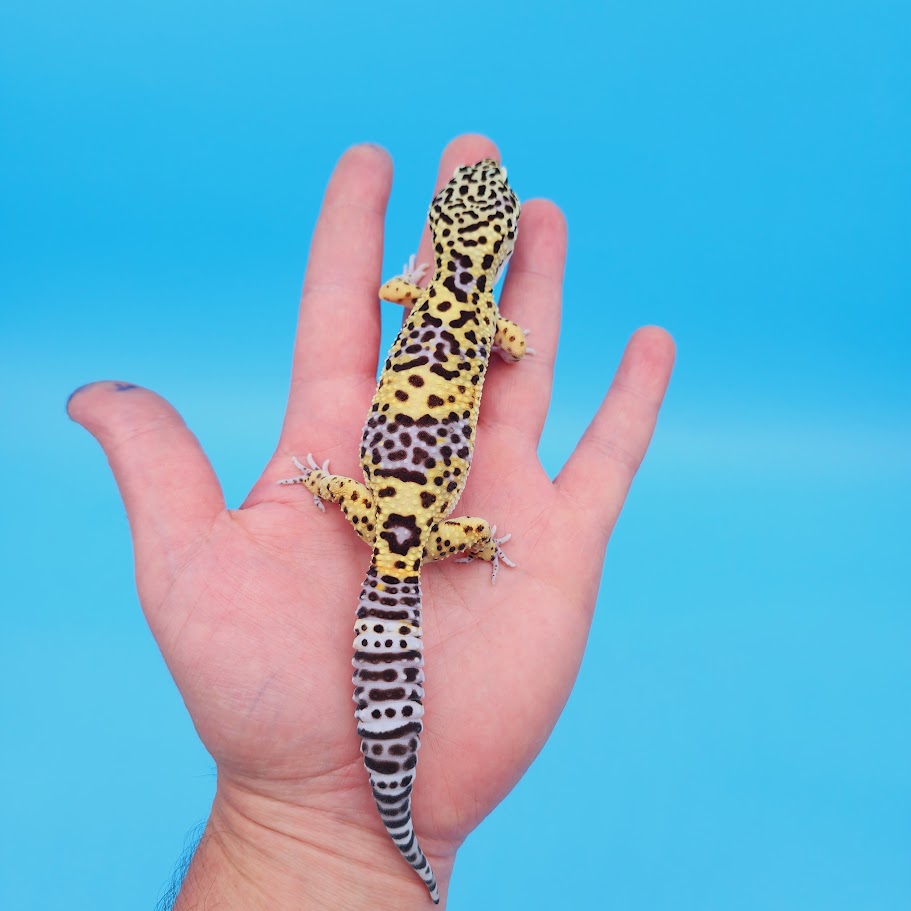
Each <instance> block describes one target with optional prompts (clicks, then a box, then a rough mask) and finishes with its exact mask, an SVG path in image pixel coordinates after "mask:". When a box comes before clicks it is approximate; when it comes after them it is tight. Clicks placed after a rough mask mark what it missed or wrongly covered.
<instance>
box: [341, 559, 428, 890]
mask: <svg viewBox="0 0 911 911" xmlns="http://www.w3.org/2000/svg"><path fill="white" fill-rule="evenodd" d="M376 560H377V554H376V553H375V552H374V557H373V562H372V563H371V566H370V569H369V571H368V572H367V578H366V579H365V580H364V584H363V585H362V586H361V594H360V598H359V600H358V610H357V623H356V624H355V627H354V630H355V633H356V634H357V636H356V638H355V640H354V660H353V661H352V662H351V663H352V664H353V665H354V677H353V682H354V686H355V689H354V701H355V702H356V703H357V709H356V711H355V713H354V714H355V717H356V718H357V721H358V725H357V732H358V735H359V736H360V738H361V752H362V753H363V754H364V765H365V766H366V767H367V771H368V773H369V775H370V787H371V788H372V789H373V797H374V799H375V800H376V805H377V809H378V810H379V811H380V817H381V819H382V820H383V825H385V826H386V831H387V832H388V833H389V835H390V836H391V837H392V840H393V842H395V845H396V847H397V848H398V849H399V851H401V852H402V856H403V857H404V858H405V860H406V861H408V863H409V864H411V866H412V867H414V869H415V871H416V872H417V874H418V876H420V877H421V879H422V880H423V881H424V884H425V885H426V886H427V889H428V891H429V892H430V897H431V898H432V899H433V902H434V904H439V901H440V892H439V889H438V888H437V881H436V877H435V876H434V875H433V870H432V869H431V868H430V862H429V861H428V860H427V858H426V857H425V856H424V852H423V851H422V850H421V846H420V845H419V844H418V841H417V837H416V836H415V833H414V826H413V825H412V822H411V789H412V787H413V785H414V775H415V766H416V765H417V761H418V749H419V748H420V746H421V731H422V729H423V725H422V723H421V718H422V717H423V715H424V705H423V699H424V688H423V686H422V684H423V682H424V671H423V666H424V659H423V655H422V639H421V635H422V633H421V584H420V581H419V579H418V576H416V575H413V576H404V577H402V578H397V577H395V576H391V575H380V573H379V571H378V570H377V566H376Z"/></svg>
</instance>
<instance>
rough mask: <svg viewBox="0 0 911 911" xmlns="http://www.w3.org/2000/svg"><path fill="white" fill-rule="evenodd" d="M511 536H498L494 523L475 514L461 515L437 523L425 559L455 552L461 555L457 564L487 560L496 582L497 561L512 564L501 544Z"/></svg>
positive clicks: (442, 556) (433, 558)
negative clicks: (437, 526) (438, 524)
mask: <svg viewBox="0 0 911 911" xmlns="http://www.w3.org/2000/svg"><path fill="white" fill-rule="evenodd" d="M511 537H512V535H503V536H502V537H501V538H498V537H497V526H496V525H493V526H491V525H490V523H489V522H487V520H486V519H479V518H477V517H476V516H462V517H460V518H458V519H448V520H447V521H445V522H442V523H440V526H439V528H437V530H436V531H435V532H434V534H433V535H431V537H430V541H429V542H428V544H427V559H428V560H431V561H432V560H445V559H446V558H447V557H451V556H454V555H455V554H462V555H463V556H462V557H460V558H459V559H458V560H457V561H456V562H457V563H471V562H473V561H474V560H486V561H487V562H488V563H490V564H491V566H492V576H491V581H493V582H496V581H497V574H498V573H499V571H500V563H504V564H505V565H506V566H515V565H516V564H515V563H513V561H512V560H510V559H509V557H507V556H506V554H504V553H503V549H502V548H501V546H500V545H501V544H505V543H506V542H507V541H508V540H509V539H510V538H511Z"/></svg>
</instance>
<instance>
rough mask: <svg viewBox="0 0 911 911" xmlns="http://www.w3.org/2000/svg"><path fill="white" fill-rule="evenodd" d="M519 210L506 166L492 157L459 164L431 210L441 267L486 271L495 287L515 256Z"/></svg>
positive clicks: (476, 275)
mask: <svg viewBox="0 0 911 911" xmlns="http://www.w3.org/2000/svg"><path fill="white" fill-rule="evenodd" d="M519 210H520V206H519V200H518V199H517V198H516V194H515V193H513V191H512V189H511V188H510V186H509V184H508V183H507V182H506V168H504V167H501V166H500V165H499V164H497V162H496V161H494V160H493V159H492V158H485V159H484V160H483V161H479V162H478V163H477V164H472V165H466V166H465V167H461V168H456V171H455V174H453V176H452V180H450V181H449V183H447V184H446V185H445V186H444V187H443V188H442V189H441V190H440V192H439V193H437V195H436V196H435V197H434V198H433V201H432V202H431V203H430V211H429V212H428V218H429V220H430V230H431V233H432V234H433V246H434V252H435V254H436V260H437V268H438V269H440V270H443V271H451V272H457V273H458V274H460V275H461V274H465V273H470V274H471V276H473V278H475V279H477V278H479V277H480V276H482V275H483V276H486V277H487V278H486V280H485V286H486V287H487V288H489V289H492V288H493V286H494V284H496V281H497V279H498V278H499V277H500V274H501V273H502V271H503V269H504V267H505V266H506V263H507V262H508V261H509V257H510V256H512V251H513V247H514V246H515V242H516V234H517V233H518V228H519Z"/></svg>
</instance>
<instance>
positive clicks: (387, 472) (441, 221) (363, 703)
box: [282, 159, 530, 903]
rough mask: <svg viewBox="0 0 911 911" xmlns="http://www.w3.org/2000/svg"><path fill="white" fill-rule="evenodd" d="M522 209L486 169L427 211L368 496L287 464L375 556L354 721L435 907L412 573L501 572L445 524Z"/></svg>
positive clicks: (503, 338) (371, 421)
mask: <svg viewBox="0 0 911 911" xmlns="http://www.w3.org/2000/svg"><path fill="white" fill-rule="evenodd" d="M519 210H520V207H519V202H518V200H517V198H516V196H515V194H514V193H513V191H512V190H511V189H510V187H509V185H508V183H507V182H506V172H505V169H501V168H500V166H499V165H498V164H497V163H496V162H495V161H493V160H492V159H485V160H484V161H481V162H478V163H477V164H475V165H469V166H467V167H463V168H459V169H457V170H456V172H455V175H454V176H453V178H452V180H450V181H449V183H447V184H446V185H445V186H444V187H443V188H442V189H441V190H440V191H439V193H437V195H436V196H435V197H434V199H433V201H432V202H431V204H430V209H429V212H428V219H429V223H430V229H431V233H432V237H433V249H434V259H435V267H434V273H433V278H432V280H431V281H430V283H429V284H428V285H427V287H425V288H421V287H419V286H418V284H417V282H418V280H419V278H420V276H421V272H422V269H420V268H419V269H417V270H415V269H414V268H413V265H412V267H410V268H409V267H406V270H405V273H404V274H403V275H401V276H398V277H396V278H394V279H392V280H391V281H389V282H387V283H386V284H385V285H383V287H382V288H381V289H380V297H382V298H383V299H385V300H389V301H393V302H395V303H399V304H402V305H404V306H406V307H410V313H409V315H408V318H407V319H406V320H405V322H404V324H403V326H402V329H401V331H400V332H399V334H398V337H397V338H396V340H395V342H394V343H393V345H392V349H391V350H390V352H389V356H388V358H387V360H386V362H385V365H384V368H383V371H382V374H381V375H380V379H379V384H378V386H377V390H376V395H375V396H374V399H373V403H372V405H371V408H370V412H369V414H368V416H367V422H366V426H365V427H364V433H363V437H362V442H361V450H360V455H361V467H362V469H363V473H364V483H360V482H358V481H355V480H353V479H351V478H346V477H342V476H339V475H333V474H330V473H329V472H328V465H323V467H322V468H320V467H319V466H318V465H317V464H316V462H315V461H314V460H313V458H312V456H310V457H309V464H308V465H303V464H301V463H300V462H297V461H296V460H295V464H297V465H298V467H299V468H300V469H301V472H302V473H301V474H300V475H299V476H298V477H295V478H289V479H288V480H287V481H283V482H282V483H300V484H303V485H304V486H305V487H307V489H308V490H309V491H310V492H311V493H312V494H313V495H314V500H315V501H316V502H317V503H318V505H320V507H322V501H323V500H331V501H333V502H335V503H337V504H338V505H339V506H340V507H341V508H342V510H343V512H344V514H345V516H346V518H347V519H348V520H349V522H350V523H351V524H352V526H353V527H354V529H355V531H356V532H357V533H358V535H359V536H360V537H361V538H362V539H363V540H364V541H365V542H366V543H367V544H369V545H370V546H371V547H372V549H373V552H372V557H371V560H370V566H369V568H368V570H367V576H366V578H365V580H364V582H363V585H362V586H361V591H360V597H359V599H358V606H357V621H356V623H355V628H354V629H355V634H356V636H355V639H354V659H353V662H352V663H353V666H354V677H353V681H354V685H355V690H354V700H355V702H356V703H357V708H356V710H355V717H356V718H357V731H358V735H359V737H360V738H361V751H362V753H363V756H364V764H365V766H366V768H367V771H368V773H369V779H370V785H371V788H372V790H373V796H374V799H375V801H376V804H377V808H378V810H379V813H380V816H381V818H382V821H383V824H384V825H385V827H386V829H387V831H388V832H389V834H390V836H391V837H392V840H393V841H394V843H395V845H396V847H397V848H398V849H399V851H400V852H401V853H402V855H403V857H404V858H405V860H406V861H407V862H408V863H409V864H411V866H412V867H413V868H414V869H415V870H416V871H417V873H418V875H419V876H420V877H421V879H422V880H423V881H424V883H425V885H426V886H427V888H428V890H429V892H430V896H431V898H432V899H433V901H434V902H435V903H436V902H439V890H438V887H437V883H436V879H435V877H434V874H433V871H432V869H431V867H430V864H429V862H428V860H427V858H426V857H425V856H424V852H423V851H422V849H421V847H420V845H419V844H418V842H417V839H416V837H415V832H414V827H413V825H412V821H411V792H412V788H413V785H414V777H415V766H416V765H417V752H418V748H419V746H420V738H421V732H422V730H423V721H422V717H423V714H424V706H423V697H424V689H423V682H424V672H423V633H422V627H421V608H422V603H421V579H420V576H421V567H422V566H423V564H425V563H427V562H430V561H433V560H439V559H444V558H446V557H449V556H453V555H459V556H461V557H462V558H463V559H466V560H471V559H474V558H480V559H483V560H487V561H489V562H490V563H491V564H492V565H493V572H494V578H495V577H496V572H497V569H498V566H499V563H500V561H503V562H506V563H509V561H508V560H507V559H506V557H505V556H504V554H503V552H502V550H501V548H500V545H501V544H502V543H503V542H504V541H505V540H506V537H501V538H497V537H496V528H495V527H493V528H492V527H491V526H490V525H489V524H488V522H487V521H486V520H484V519H481V518H477V517H472V516H465V517H461V518H455V519H451V518H449V516H450V514H451V513H452V511H453V509H454V507H455V505H456V503H457V501H458V499H459V497H460V495H461V493H462V490H463V489H464V487H465V482H466V479H467V478H468V471H469V467H470V465H471V457H472V453H473V450H474V440H475V431H476V428H477V423H478V409H479V406H480V401H481V392H482V390H483V386H484V378H485V376H486V373H487V367H488V363H489V360H490V356H491V354H492V353H493V352H494V351H496V352H497V353H498V354H500V355H501V356H502V357H503V358H504V360H507V361H518V360H520V359H521V358H522V357H523V356H524V355H525V354H527V353H530V349H528V348H527V346H526V342H525V333H524V332H523V331H522V330H521V329H520V328H519V327H518V326H517V325H516V324H515V323H512V322H510V321H509V320H505V319H503V318H502V317H500V315H499V310H498V308H497V304H496V302H495V300H494V297H493V293H492V292H493V287H494V285H495V284H496V281H497V278H498V277H499V274H500V273H501V271H502V269H503V268H504V267H505V265H506V262H507V261H508V259H509V257H510V256H511V254H512V251H513V246H514V243H515V238H516V232H517V228H518V219H519Z"/></svg>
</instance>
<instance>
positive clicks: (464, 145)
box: [437, 133, 500, 187]
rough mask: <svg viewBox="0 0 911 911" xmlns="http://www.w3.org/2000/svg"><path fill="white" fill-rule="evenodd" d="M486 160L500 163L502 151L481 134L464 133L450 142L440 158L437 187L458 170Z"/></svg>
mask: <svg viewBox="0 0 911 911" xmlns="http://www.w3.org/2000/svg"><path fill="white" fill-rule="evenodd" d="M484 158H493V159H494V160H495V161H500V150H499V149H498V148H497V145H496V143H495V142H494V141H493V140H492V139H490V138H489V137H487V136H484V135H482V134H481V133H463V134H462V135H461V136H456V138H455V139H452V140H450V142H449V143H448V144H447V145H446V148H445V149H443V154H442V155H441V156H440V170H439V174H438V175H437V187H441V186H442V185H443V184H444V183H446V182H447V181H448V180H449V179H450V178H451V177H452V174H453V172H454V171H455V169H456V168H460V167H462V166H463V165H467V164H475V163H476V162H478V161H481V160H482V159H484Z"/></svg>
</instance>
